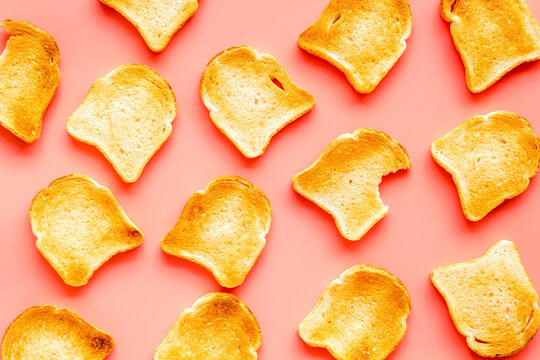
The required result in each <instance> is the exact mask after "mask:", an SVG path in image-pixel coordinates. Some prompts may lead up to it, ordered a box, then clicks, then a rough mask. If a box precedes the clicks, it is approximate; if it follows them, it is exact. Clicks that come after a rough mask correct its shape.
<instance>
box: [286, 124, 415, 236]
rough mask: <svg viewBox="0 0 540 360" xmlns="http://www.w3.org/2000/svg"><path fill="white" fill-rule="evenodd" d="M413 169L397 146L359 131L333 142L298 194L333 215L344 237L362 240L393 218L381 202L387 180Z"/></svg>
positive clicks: (303, 176) (301, 180)
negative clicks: (381, 222) (387, 217)
mask: <svg viewBox="0 0 540 360" xmlns="http://www.w3.org/2000/svg"><path fill="white" fill-rule="evenodd" d="M410 167H411V164H410V162H409V157H408V155H407V151H406V150H405V148H404V147H403V146H402V145H401V144H399V143H398V142H397V141H395V140H394V139H392V138H391V137H390V136H388V135H387V134H385V133H383V132H381V131H377V130H371V129H358V130H356V131H355V132H354V133H352V134H343V135H341V136H339V137H338V138H336V139H335V140H334V141H332V143H331V144H330V145H329V146H328V147H327V148H326V149H325V150H324V152H323V153H322V154H321V155H320V156H319V158H318V159H317V160H316V161H315V162H314V163H313V164H312V165H311V166H310V167H309V168H307V169H306V170H304V171H302V172H300V173H299V174H296V175H295V176H294V178H293V180H292V183H293V187H294V190H295V191H296V192H297V193H299V194H300V195H302V196H303V197H305V198H306V199H308V200H310V201H312V202H314V203H315V204H317V205H318V206H320V207H321V208H322V209H324V210H325V211H326V212H328V213H329V214H330V215H332V217H333V218H334V219H335V221H336V226H337V228H338V230H339V232H340V233H341V235H342V236H343V237H345V238H346V239H348V240H359V239H360V238H361V237H362V236H364V234H365V233H366V232H368V231H369V229H371V227H372V226H373V225H375V224H376V223H377V222H378V221H379V220H380V219H382V218H383V217H384V216H385V215H386V213H387V212H388V207H387V206H386V205H384V204H383V202H382V200H381V198H380V197H379V184H380V183H381V180H382V177H383V176H385V175H388V174H391V173H394V172H396V171H398V170H404V169H409V168H410Z"/></svg>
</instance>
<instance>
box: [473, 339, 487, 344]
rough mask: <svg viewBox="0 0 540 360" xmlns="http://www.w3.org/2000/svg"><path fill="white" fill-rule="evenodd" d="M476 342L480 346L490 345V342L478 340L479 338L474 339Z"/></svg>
mask: <svg viewBox="0 0 540 360" xmlns="http://www.w3.org/2000/svg"><path fill="white" fill-rule="evenodd" d="M474 341H476V342H477V343H479V344H489V342H488V341H484V340H481V339H479V338H477V337H475V338H474Z"/></svg>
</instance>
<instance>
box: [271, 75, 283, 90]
mask: <svg viewBox="0 0 540 360" xmlns="http://www.w3.org/2000/svg"><path fill="white" fill-rule="evenodd" d="M270 80H272V82H273V83H274V85H276V86H277V87H278V88H280V89H281V90H285V89H284V88H283V85H282V84H281V82H280V81H279V80H278V79H276V78H275V77H271V78H270Z"/></svg>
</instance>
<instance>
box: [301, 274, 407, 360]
mask: <svg viewBox="0 0 540 360" xmlns="http://www.w3.org/2000/svg"><path fill="white" fill-rule="evenodd" d="M410 310H411V300H410V298H409V294H408V293H407V289H405V286H404V285H403V284H402V283H401V281H399V279H398V278H396V277H395V276H393V275H392V274H390V273H389V272H388V271H386V270H384V269H381V268H378V267H375V266H370V265H357V266H353V267H352V268H350V269H348V270H347V271H345V272H344V273H343V274H341V276H340V277H339V279H336V280H334V281H332V283H331V284H330V285H329V286H328V287H327V288H326V290H324V293H323V294H322V296H321V297H320V299H319V302H318V303H317V305H316V306H315V308H313V310H311V312H310V313H309V315H308V316H307V317H306V318H305V319H304V321H302V323H301V324H300V326H299V327H298V334H299V335H300V337H301V338H302V340H304V341H305V342H306V343H307V344H308V345H310V346H314V347H321V348H325V349H327V350H328V351H329V352H330V353H331V354H332V356H334V358H336V359H338V360H358V359H369V360H383V359H385V358H386V357H387V356H388V355H389V354H390V353H391V352H392V351H394V349H395V348H396V347H397V346H398V344H399V342H400V341H401V339H402V338H403V336H404V335H405V331H406V330H407V323H406V320H407V317H408V316H409V312H410Z"/></svg>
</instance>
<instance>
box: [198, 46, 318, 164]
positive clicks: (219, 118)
mask: <svg viewBox="0 0 540 360" xmlns="http://www.w3.org/2000/svg"><path fill="white" fill-rule="evenodd" d="M200 92H201V98H202V101H203V102H204V105H205V106H206V108H207V109H208V111H209V113H210V118H211V119H212V121H213V122H214V124H215V125H216V127H217V128H218V129H219V130H220V131H221V132H222V133H223V134H225V136H227V137H228V138H229V139H230V140H231V141H232V142H233V144H234V145H235V146H236V147H237V148H238V150H240V152H241V153H242V154H243V155H244V156H245V157H247V158H254V157H258V156H261V155H262V154H263V153H264V150H265V149H266V147H267V146H268V144H269V143H270V140H271V139H272V137H273V136H274V135H275V134H276V133H277V132H278V131H279V130H281V129H283V128H284V127H285V126H286V125H288V124H289V123H291V122H293V121H294V120H296V119H298V118H299V117H301V116H302V115H304V114H305V113H307V112H308V111H310V110H311V109H312V108H313V106H314V104H315V100H314V99H313V96H311V94H309V93H308V92H307V91H305V90H303V89H301V88H299V87H298V86H297V85H296V84H295V83H294V82H293V81H292V80H291V78H290V77H289V75H288V74H287V72H286V71H285V69H284V68H283V66H281V64H279V63H278V61H277V60H276V59H275V58H274V57H272V56H270V55H268V54H260V53H258V52H257V51H256V50H255V49H253V48H251V47H249V46H237V47H233V48H230V49H228V50H225V51H223V52H221V53H219V54H218V55H216V56H215V57H214V58H213V59H212V60H211V61H210V63H209V64H208V66H207V67H206V70H205V71H204V73H203V75H202V78H201V83H200Z"/></svg>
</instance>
